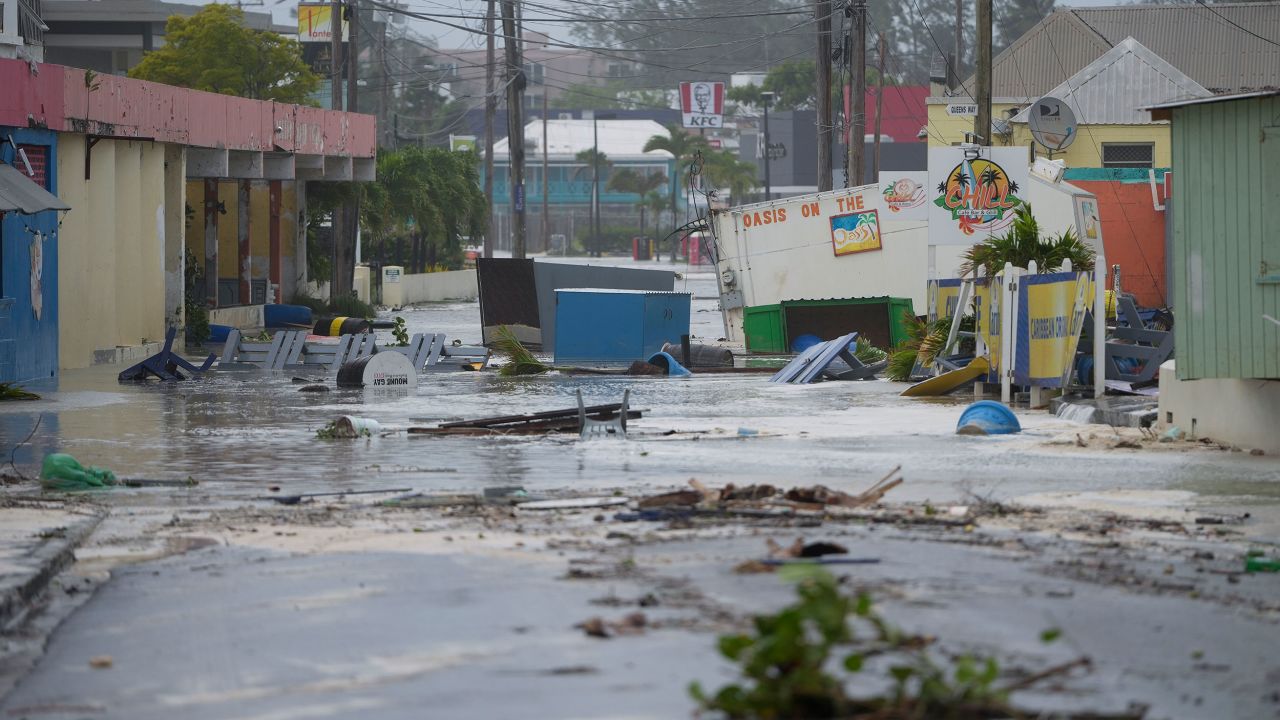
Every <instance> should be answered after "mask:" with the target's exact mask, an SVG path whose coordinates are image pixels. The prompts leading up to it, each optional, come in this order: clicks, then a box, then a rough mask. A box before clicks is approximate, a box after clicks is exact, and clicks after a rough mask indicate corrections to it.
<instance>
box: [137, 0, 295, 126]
mask: <svg viewBox="0 0 1280 720" xmlns="http://www.w3.org/2000/svg"><path fill="white" fill-rule="evenodd" d="M129 77H133V78H138V79H140V80H152V81H154V82H160V83H165V84H166V85H176V86H178V87H186V88H193V89H195V90H206V91H208V92H215V93H220V94H223V95H235V96H237V97H244V98H252V99H254V100H275V101H277V102H286V103H300V104H308V103H309V102H310V101H309V99H308V98H309V96H310V94H311V93H312V92H314V91H315V90H316V88H318V87H319V85H320V78H319V77H318V76H316V74H315V73H313V72H311V69H310V68H308V67H307V66H306V64H304V63H303V62H302V51H301V48H300V46H299V44H298V42H297V41H295V40H291V39H288V38H285V37H283V36H281V35H277V34H276V33H273V32H270V31H267V30H254V29H252V28H250V27H247V26H246V25H245V22H244V12H243V11H242V10H240V9H239V8H235V7H232V6H230V5H220V4H217V3H213V4H209V5H206V6H204V7H203V8H202V9H201V10H200V11H199V12H197V13H196V14H195V15H192V16H191V17H183V16H181V15H173V16H171V17H170V18H169V21H168V22H167V23H166V24H165V45H164V47H161V48H159V49H158V50H153V51H151V52H149V53H147V54H146V56H145V57H143V58H142V62H141V63H139V64H138V66H137V67H135V68H133V69H132V70H130V71H129Z"/></svg>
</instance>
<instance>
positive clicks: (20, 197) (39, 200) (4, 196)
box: [0, 163, 71, 215]
mask: <svg viewBox="0 0 1280 720" xmlns="http://www.w3.org/2000/svg"><path fill="white" fill-rule="evenodd" d="M70 209H71V206H70V205H68V204H66V203H64V202H62V201H61V200H59V199H58V197H57V196H56V195H54V194H53V193H51V192H49V191H48V190H45V189H44V188H42V187H40V186H39V185H37V184H35V183H34V182H32V181H31V179H30V178H28V177H27V176H25V175H23V174H22V173H20V172H18V170H17V168H15V167H13V166H12V165H9V164H7V163H0V212H20V213H25V214H28V215H30V214H33V213H38V212H41V211H44V210H70Z"/></svg>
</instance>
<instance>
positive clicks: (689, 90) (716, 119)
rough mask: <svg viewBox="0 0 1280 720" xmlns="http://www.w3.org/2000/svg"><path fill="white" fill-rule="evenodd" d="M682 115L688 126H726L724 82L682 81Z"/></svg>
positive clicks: (685, 125) (685, 124)
mask: <svg viewBox="0 0 1280 720" xmlns="http://www.w3.org/2000/svg"><path fill="white" fill-rule="evenodd" d="M680 117H681V121H682V123H683V125H684V127H687V128H718V127H724V83H722V82H682V83H680Z"/></svg>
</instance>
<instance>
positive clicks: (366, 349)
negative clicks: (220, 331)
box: [218, 328, 489, 373]
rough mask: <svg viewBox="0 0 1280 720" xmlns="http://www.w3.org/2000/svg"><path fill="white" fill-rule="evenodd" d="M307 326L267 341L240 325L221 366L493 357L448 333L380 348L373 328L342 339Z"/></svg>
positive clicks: (442, 364) (435, 364)
mask: <svg viewBox="0 0 1280 720" xmlns="http://www.w3.org/2000/svg"><path fill="white" fill-rule="evenodd" d="M307 335H308V331H306V330H281V331H279V332H277V333H276V334H275V335H272V336H271V340H270V341H267V342H253V341H246V340H245V339H244V337H243V336H242V335H241V334H240V331H239V330H237V329H234V328H233V329H232V330H231V332H230V333H228V334H227V341H226V344H225V345H224V346H223V350H222V359H221V361H220V362H219V364H218V367H219V368H221V369H224V370H246V369H257V370H319V369H324V370H325V371H327V372H331V373H336V372H337V371H338V368H340V367H342V366H343V365H344V364H346V363H349V362H351V361H352V360H355V359H357V358H361V357H364V356H366V355H373V354H374V353H378V352H388V351H391V352H398V353H401V354H403V355H404V356H405V357H407V358H409V361H410V362H412V363H413V366H414V367H415V368H417V370H418V372H437V371H448V370H458V369H461V368H462V367H463V366H464V365H471V364H474V363H480V365H481V367H483V366H484V364H485V363H487V362H488V361H489V349H488V348H485V347H480V346H473V345H448V344H447V343H446V341H445V336H444V334H443V333H433V334H423V333H419V334H416V335H414V336H413V337H412V338H410V339H409V344H408V345H406V346H403V347H378V345H377V341H376V339H375V337H374V336H373V334H372V333H360V334H355V335H343V336H341V337H339V338H338V341H337V342H333V343H329V342H307Z"/></svg>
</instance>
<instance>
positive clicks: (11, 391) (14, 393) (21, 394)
mask: <svg viewBox="0 0 1280 720" xmlns="http://www.w3.org/2000/svg"><path fill="white" fill-rule="evenodd" d="M39 399H40V396H39V395H37V394H35V393H33V392H29V391H27V390H23V389H22V388H21V387H18V386H17V385H16V384H14V383H7V382H0V400H39Z"/></svg>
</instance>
